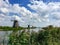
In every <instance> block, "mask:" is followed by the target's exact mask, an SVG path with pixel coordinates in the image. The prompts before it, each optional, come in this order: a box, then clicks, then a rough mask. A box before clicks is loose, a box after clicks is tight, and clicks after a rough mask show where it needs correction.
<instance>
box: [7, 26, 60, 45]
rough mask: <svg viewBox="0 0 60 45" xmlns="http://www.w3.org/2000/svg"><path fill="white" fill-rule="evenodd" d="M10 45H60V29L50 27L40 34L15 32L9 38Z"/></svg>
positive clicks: (22, 31) (24, 31) (44, 28)
mask: <svg viewBox="0 0 60 45" xmlns="http://www.w3.org/2000/svg"><path fill="white" fill-rule="evenodd" d="M17 32H18V33H17ZM8 45H60V28H59V27H53V26H51V25H50V26H48V27H43V30H40V31H38V32H35V31H31V32H30V31H26V30H20V31H13V32H12V33H11V34H10V36H9V42H8Z"/></svg>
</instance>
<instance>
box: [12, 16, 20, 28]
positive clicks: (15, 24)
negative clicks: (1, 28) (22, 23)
mask: <svg viewBox="0 0 60 45" xmlns="http://www.w3.org/2000/svg"><path fill="white" fill-rule="evenodd" d="M11 21H13V27H14V28H17V27H19V23H18V19H17V16H14V17H13V19H12V20H11Z"/></svg>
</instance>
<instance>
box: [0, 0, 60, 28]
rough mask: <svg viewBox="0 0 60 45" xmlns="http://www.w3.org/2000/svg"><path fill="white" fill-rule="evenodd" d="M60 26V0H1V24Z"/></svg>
mask: <svg viewBox="0 0 60 45" xmlns="http://www.w3.org/2000/svg"><path fill="white" fill-rule="evenodd" d="M11 20H18V21H19V25H20V26H24V27H26V26H27V25H31V26H37V27H44V26H48V25H53V26H60V0H0V26H12V25H13V21H11Z"/></svg>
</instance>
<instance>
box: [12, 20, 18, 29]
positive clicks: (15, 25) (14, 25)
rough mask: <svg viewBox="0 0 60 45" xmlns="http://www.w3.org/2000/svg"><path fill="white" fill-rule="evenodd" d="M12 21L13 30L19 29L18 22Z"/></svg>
mask: <svg viewBox="0 0 60 45" xmlns="http://www.w3.org/2000/svg"><path fill="white" fill-rule="evenodd" d="M13 21H14V22H13V27H14V28H17V27H19V24H18V21H17V20H13Z"/></svg>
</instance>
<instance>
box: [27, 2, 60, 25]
mask: <svg viewBox="0 0 60 45" xmlns="http://www.w3.org/2000/svg"><path fill="white" fill-rule="evenodd" d="M32 3H33V4H28V6H29V7H30V8H31V9H32V10H34V11H36V13H37V14H38V15H39V16H40V19H41V20H42V21H45V22H48V23H50V22H51V20H52V22H51V23H50V24H53V25H54V24H56V23H54V21H53V20H55V19H56V20H55V21H56V22H57V24H59V23H58V22H60V2H49V3H48V4H46V3H44V2H43V1H32Z"/></svg>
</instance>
